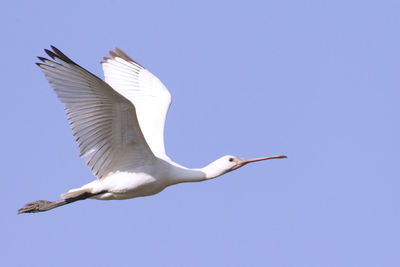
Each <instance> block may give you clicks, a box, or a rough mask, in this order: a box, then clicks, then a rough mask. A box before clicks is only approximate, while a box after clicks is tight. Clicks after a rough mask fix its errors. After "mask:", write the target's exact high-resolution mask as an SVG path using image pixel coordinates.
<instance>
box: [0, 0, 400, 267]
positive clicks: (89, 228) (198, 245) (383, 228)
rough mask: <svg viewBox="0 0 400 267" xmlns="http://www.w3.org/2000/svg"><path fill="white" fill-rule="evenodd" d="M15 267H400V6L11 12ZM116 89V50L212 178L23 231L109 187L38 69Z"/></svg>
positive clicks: (8, 223) (61, 7)
mask: <svg viewBox="0 0 400 267" xmlns="http://www.w3.org/2000/svg"><path fill="white" fill-rule="evenodd" d="M1 10H2V12H1V16H0V25H1V26H0V29H1V44H0V48H1V51H2V58H1V59H2V64H0V70H1V73H2V85H1V87H2V101H1V102H2V104H1V105H0V109H1V114H3V116H2V121H3V126H2V129H1V131H0V137H1V140H3V141H2V146H1V149H2V153H1V155H0V157H1V158H0V162H1V169H2V175H1V176H2V182H3V185H4V186H3V189H2V193H1V195H0V201H1V203H2V204H1V208H2V215H1V220H0V229H1V230H0V231H1V232H0V236H1V238H0V251H1V265H2V266H58V267H62V266H97V267H102V266H400V253H399V251H400V215H399V214H400V208H399V203H400V194H399V190H400V175H399V174H400V171H399V151H400V141H399V136H400V125H399V115H400V105H399V104H400V103H399V101H400V93H399V92H400V75H399V73H400V52H399V49H400V37H399V29H400V16H399V12H400V2H399V1H394V0H393V1H385V0H384V1H365V0H364V1H354V0H350V1H348V0H346V1H337V0H335V1H316V0H308V1H287V0H283V1H240V2H239V1H196V2H194V1H121V0H119V1H118V0H117V1H104V0H102V1H63V2H61V1H59V2H57V1H5V2H4V3H2V8H1ZM51 44H52V45H55V46H56V47H58V48H59V49H60V50H62V51H63V52H64V53H65V54H67V55H68V56H69V57H71V58H72V59H73V60H75V61H76V62H77V63H78V64H80V65H82V66H83V67H85V68H87V69H88V70H89V71H91V72H92V73H94V74H96V75H98V76H99V77H101V78H103V73H102V70H101V66H100V64H99V62H100V60H101V59H102V57H103V56H106V54H107V51H108V50H110V49H112V48H113V47H114V46H118V47H120V48H121V49H123V50H124V51H125V52H126V53H127V54H129V55H130V56H131V57H132V58H134V59H135V60H137V61H138V62H139V63H140V64H142V65H143V66H145V67H146V68H148V69H149V70H150V71H151V72H153V73H154V74H155V75H156V76H157V77H159V78H160V80H161V81H163V83H164V84H165V85H166V86H167V87H168V88H169V90H170V92H171V94H172V97H173V101H172V105H171V108H170V111H169V115H168V119H167V123H166V133H165V135H166V136H165V140H166V149H167V153H168V154H169V156H170V157H171V158H172V159H174V160H175V161H176V162H178V163H180V164H182V165H184V166H187V167H203V166H205V165H206V164H208V163H209V162H211V161H213V160H215V159H216V158H218V157H220V156H222V155H225V154H233V155H236V156H239V157H258V156H264V155H265V156H267V155H274V154H285V155H287V156H288V157H289V158H288V159H286V160H274V161H268V162H263V163H258V164H253V165H251V166H250V165H249V166H246V167H243V168H242V169H240V170H238V171H235V172H231V173H229V174H227V175H225V176H223V177H221V178H218V179H215V180H212V181H208V182H203V183H192V184H189V183H188V184H181V185H176V186H173V187H170V188H167V189H166V190H165V191H163V192H161V193H160V194H158V195H155V196H151V197H145V198H137V199H131V200H124V201H96V200H87V201H81V202H76V203H74V204H71V205H67V206H64V207H61V208H57V209H54V210H52V211H49V212H45V213H40V214H24V215H18V216H17V215H16V211H17V209H18V208H20V207H22V206H23V205H24V204H25V203H27V202H31V201H34V200H37V199H46V200H57V199H58V198H59V195H60V194H61V193H63V192H66V191H68V190H69V189H70V188H76V187H80V186H81V185H83V184H85V183H88V182H90V181H91V180H92V179H94V177H93V176H92V174H91V172H90V171H89V169H88V168H87V167H86V166H85V164H84V162H83V160H82V159H80V158H79V157H78V148H77V146H76V144H75V141H74V139H73V136H72V134H71V130H70V128H69V125H68V123H67V120H66V117H65V114H64V110H63V106H62V104H61V103H60V102H59V101H58V99H57V98H56V96H55V94H54V92H53V91H52V89H51V88H50V86H49V85H48V83H47V81H46V80H45V78H44V76H43V74H42V73H41V72H40V70H39V68H38V67H37V66H36V65H35V64H34V63H35V62H37V59H36V56H44V55H45V54H44V52H43V48H48V47H49V45H51Z"/></svg>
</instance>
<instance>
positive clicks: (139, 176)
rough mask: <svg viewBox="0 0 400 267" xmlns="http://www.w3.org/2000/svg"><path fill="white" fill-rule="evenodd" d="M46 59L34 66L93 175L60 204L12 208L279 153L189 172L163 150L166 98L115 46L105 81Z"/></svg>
mask: <svg viewBox="0 0 400 267" xmlns="http://www.w3.org/2000/svg"><path fill="white" fill-rule="evenodd" d="M52 49H53V51H49V50H45V51H46V53H47V54H48V55H49V56H50V57H51V58H52V60H49V59H46V58H42V57H39V59H40V60H41V61H42V62H43V63H44V64H43V63H37V64H38V65H39V67H40V68H41V69H42V71H43V72H44V74H45V76H46V78H47V80H48V81H49V83H50V85H51V86H52V87H53V89H54V91H55V92H56V94H57V96H58V98H59V99H60V100H61V102H62V103H63V104H64V106H65V110H66V113H67V117H68V120H69V122H70V125H71V128H72V131H73V134H74V136H75V139H76V142H77V144H78V146H79V149H80V155H81V156H82V157H83V158H84V159H85V162H86V164H87V165H88V167H89V168H90V169H91V170H92V172H93V174H94V175H95V176H96V177H97V179H96V180H94V181H93V182H91V183H88V184H86V185H84V186H82V187H80V188H77V189H72V190H70V191H69V192H67V193H65V194H63V195H62V199H61V200H59V201H54V202H50V201H43V200H39V201H35V202H32V203H28V204H26V205H25V206H24V207H23V208H21V209H20V210H19V213H26V212H40V211H46V210H49V209H52V208H55V207H58V206H62V205H65V204H68V203H71V202H74V201H77V200H83V199H86V198H94V199H100V200H112V199H129V198H135V197H142V196H149V195H154V194H157V193H159V192H161V191H162V190H163V189H164V188H166V187H167V186H170V185H174V184H177V183H182V182H199V181H203V180H207V179H212V178H215V177H218V176H220V175H222V174H224V173H227V172H229V171H232V170H235V169H237V168H239V167H241V166H243V165H245V164H247V163H250V162H255V161H260V160H267V159H274V158H285V156H272V157H264V158H256V159H242V158H238V157H234V156H229V155H228V156H223V157H221V158H219V159H217V160H216V161H214V162H212V163H210V164H209V165H207V166H206V167H204V168H200V169H188V168H185V167H183V166H181V165H179V164H177V163H175V162H173V161H172V160H171V159H170V158H169V157H168V156H167V155H166V153H165V148H164V123H165V118H166V115H167V112H168V109H169V106H170V104H171V95H170V93H169V91H168V90H167V88H166V87H165V86H164V85H163V84H162V83H161V81H160V80H159V79H158V78H157V77H155V76H154V75H153V74H151V73H150V72H149V71H148V70H146V69H145V68H144V67H142V66H141V65H140V64H138V63H137V62H135V61H134V60H133V59H131V58H130V57H129V56H127V55H126V54H125V53H124V52H122V51H121V50H120V49H118V48H116V49H115V52H113V51H110V55H111V58H104V61H102V62H101V63H102V66H103V70H104V74H105V82H104V81H103V80H101V79H99V78H98V77H96V76H95V75H93V74H91V73H90V72H88V71H87V70H85V69H84V68H82V67H80V66H79V65H77V64H76V63H75V62H73V61H72V60H71V59H69V58H68V57H67V56H65V55H64V54H63V53H62V52H61V51H59V50H58V49H57V48H55V47H53V46H52Z"/></svg>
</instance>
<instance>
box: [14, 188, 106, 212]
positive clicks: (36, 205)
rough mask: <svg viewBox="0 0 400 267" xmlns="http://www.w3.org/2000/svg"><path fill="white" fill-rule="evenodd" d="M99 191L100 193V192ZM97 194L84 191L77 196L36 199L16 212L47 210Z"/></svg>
mask: <svg viewBox="0 0 400 267" xmlns="http://www.w3.org/2000/svg"><path fill="white" fill-rule="evenodd" d="M102 193H103V192H101V193H100V194H102ZM95 195H98V194H92V193H89V192H85V193H83V194H81V195H79V196H76V197H71V198H66V199H60V200H57V201H47V200H37V201H35V202H31V203H27V204H25V206H24V207H23V208H20V209H19V210H18V214H21V213H36V212H42V211H48V210H51V209H54V208H57V207H60V206H63V205H66V204H69V203H72V202H75V201H78V200H84V199H87V198H89V197H92V196H95Z"/></svg>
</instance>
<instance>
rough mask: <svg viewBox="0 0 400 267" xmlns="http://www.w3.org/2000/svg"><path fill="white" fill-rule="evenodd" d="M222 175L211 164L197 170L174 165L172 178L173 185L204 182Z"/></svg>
mask: <svg viewBox="0 0 400 267" xmlns="http://www.w3.org/2000/svg"><path fill="white" fill-rule="evenodd" d="M175 164H176V163H175ZM224 173H225V171H224V170H221V169H219V168H218V167H217V166H215V164H213V163H210V164H208V165H207V166H205V167H203V168H199V169H189V168H185V167H183V166H180V165H178V164H176V165H175V166H174V170H173V174H172V176H173V180H174V183H184V182H200V181H205V180H209V179H213V178H215V177H218V176H220V175H222V174H224Z"/></svg>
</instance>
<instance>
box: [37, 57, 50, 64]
mask: <svg viewBox="0 0 400 267" xmlns="http://www.w3.org/2000/svg"><path fill="white" fill-rule="evenodd" d="M37 58H38V59H39V60H40V61H42V62H44V63H46V61H48V59H47V58H45V57H37Z"/></svg>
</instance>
